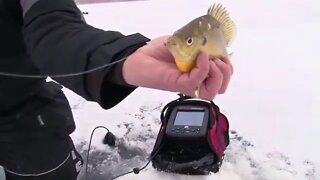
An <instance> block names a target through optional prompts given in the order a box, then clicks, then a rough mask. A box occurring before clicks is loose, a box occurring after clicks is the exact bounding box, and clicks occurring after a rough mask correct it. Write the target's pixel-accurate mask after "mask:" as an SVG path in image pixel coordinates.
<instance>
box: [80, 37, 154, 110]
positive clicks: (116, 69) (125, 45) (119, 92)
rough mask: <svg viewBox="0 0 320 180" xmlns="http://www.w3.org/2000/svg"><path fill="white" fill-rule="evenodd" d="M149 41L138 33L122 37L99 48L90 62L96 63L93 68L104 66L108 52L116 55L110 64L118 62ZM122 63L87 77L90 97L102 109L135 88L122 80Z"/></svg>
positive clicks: (124, 96)
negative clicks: (110, 44)
mask: <svg viewBox="0 0 320 180" xmlns="http://www.w3.org/2000/svg"><path fill="white" fill-rule="evenodd" d="M149 40H150V39H148V38H146V37H144V36H142V35H141V34H138V33H137V34H133V35H130V36H126V37H123V38H121V39H119V40H117V42H114V43H112V46H109V45H107V46H106V47H101V48H99V49H98V50H97V52H96V53H94V54H93V55H92V57H91V61H96V62H94V63H92V64H94V65H95V66H97V65H103V64H105V58H107V57H108V54H105V53H109V52H113V53H112V54H116V55H115V56H113V57H112V61H110V63H111V62H115V61H118V60H120V59H121V58H125V57H126V56H128V55H130V54H132V53H133V52H134V51H136V50H137V49H138V48H140V47H142V46H144V45H146V43H147V42H148V41H149ZM105 48H107V49H105ZM101 56H103V57H101ZM97 61H98V62H97ZM124 61H125V60H124ZM124 61H121V62H119V63H116V64H115V65H112V66H111V67H107V68H105V69H103V70H102V71H100V72H96V73H100V75H96V73H95V75H93V74H92V75H88V78H89V79H90V80H87V81H86V82H87V83H88V84H87V85H86V87H88V91H89V93H90V94H91V97H92V98H93V99H94V100H95V101H96V102H98V103H99V105H100V106H101V107H102V108H104V109H109V108H112V107H113V106H115V105H116V104H118V103H119V102H121V101H122V100H123V99H124V98H126V97H127V96H128V95H130V94H131V93H132V92H133V91H134V90H135V89H136V88H137V87H135V86H132V85H129V84H127V83H126V82H125V80H124V79H123V75H122V66H123V63H124ZM91 68H92V67H88V69H91ZM97 77H99V78H97ZM94 87H100V88H94Z"/></svg>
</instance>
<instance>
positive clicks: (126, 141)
mask: <svg viewBox="0 0 320 180" xmlns="http://www.w3.org/2000/svg"><path fill="white" fill-rule="evenodd" d="M213 2H214V1H212V0H201V1H200V0H188V1H186V0H150V1H136V2H119V3H102V4H89V5H88V4H86V5H79V8H80V9H81V10H82V11H86V12H88V13H89V14H88V15H85V18H86V20H87V22H88V23H89V24H91V25H93V26H95V27H98V28H101V29H105V30H116V31H120V32H122V33H123V34H131V33H136V32H140V33H142V34H144V35H145V36H147V37H149V38H154V37H157V36H161V35H166V34H171V33H172V32H174V31H175V30H176V29H178V28H180V27H181V26H182V25H184V24H185V23H187V22H188V21H190V20H192V19H193V18H195V17H197V16H200V15H203V14H204V13H205V12H206V10H207V8H208V7H209V6H210V5H211V4H212V3H213ZM215 2H218V1H215ZM220 2H222V3H223V4H224V5H225V6H226V7H227V9H228V10H229V12H230V14H231V16H232V18H233V19H234V21H235V22H236V25H237V31H238V33H237V37H236V39H235V42H234V45H233V47H232V50H233V51H234V55H233V58H232V61H233V64H234V68H235V73H234V75H233V78H232V80H231V82H230V86H229V89H228V91H227V92H226V94H224V95H221V96H218V97H217V98H216V100H215V102H216V103H217V104H218V105H219V106H220V108H221V110H222V112H223V113H225V114H226V115H227V117H228V118H229V121H230V128H231V130H232V133H231V138H232V140H231V144H230V146H229V147H228V149H227V151H226V157H225V161H224V164H223V165H222V169H221V171H220V172H219V173H217V174H212V175H209V176H200V177H194V176H181V175H173V174H167V173H162V172H157V171H155V170H154V169H153V168H152V167H151V165H149V166H148V167H147V168H146V169H145V170H143V171H142V172H141V173H140V174H139V175H135V174H130V175H126V176H123V177H121V178H119V179H131V180H133V179H166V180H169V179H177V180H179V179H184V180H188V179H196V180H207V179H215V180H222V179H223V180H320V153H319V152H320V142H319V140H318V139H319V138H318V136H319V132H320V120H319V119H320V111H317V109H319V108H320V95H319V91H320V85H319V80H317V79H318V78H317V77H319V75H320V71H318V69H319V65H320V63H319V61H318V59H317V57H318V52H319V50H320V48H319V45H318V43H319V41H320V36H319V32H320V25H319V22H320V1H317V0H304V1H301V0H282V1H276V0H269V1H255V0H242V1H231V0H225V1H220ZM65 91H66V93H67V96H68V98H69V100H70V103H71V105H72V108H73V112H74V114H75V119H76V123H77V130H76V131H75V132H74V133H73V134H72V137H73V139H74V141H75V142H76V144H77V147H78V149H79V151H81V153H82V154H83V155H84V157H85V153H86V148H87V142H88V140H89V137H90V133H91V131H92V129H93V128H94V127H95V126H98V125H104V126H107V127H108V128H109V129H110V130H111V131H112V132H113V133H114V134H115V135H116V136H117V137H118V140H117V144H118V146H117V147H116V148H110V147H108V146H105V145H103V144H102V143H101V140H102V138H103V136H104V133H105V131H104V130H97V131H96V133H95V136H94V139H93V146H94V151H92V152H91V155H90V159H89V164H90V168H89V169H90V170H92V172H91V173H90V174H89V177H90V178H89V179H97V180H99V179H108V178H110V177H111V176H115V175H118V174H121V173H124V172H127V171H130V170H131V169H132V168H134V167H142V166H143V165H144V164H145V163H146V162H147V156H148V154H149V153H150V152H151V150H152V148H153V145H154V142H155V138H156V136H157V133H158V128H159V123H160V122H159V114H160V111H161V108H162V107H163V106H164V105H165V104H166V103H168V102H169V101H171V100H173V99H174V98H176V97H177V96H176V93H172V92H165V91H158V90H153V89H147V88H138V89H137V90H136V91H135V92H134V93H132V94H131V95H130V96H129V97H128V98H126V99H125V100H124V101H122V102H121V103H120V104H118V105H117V106H116V107H114V108H112V109H110V110H103V109H102V108H100V107H99V106H98V105H97V104H96V103H93V102H87V101H85V100H84V99H82V98H80V97H79V96H77V95H75V94H74V93H73V92H71V91H69V90H68V89H65ZM83 170H84V169H83ZM80 179H83V178H80Z"/></svg>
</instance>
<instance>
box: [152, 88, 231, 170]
mask: <svg viewBox="0 0 320 180" xmlns="http://www.w3.org/2000/svg"><path fill="white" fill-rule="evenodd" d="M179 95H180V98H178V99H176V100H174V101H172V102H170V103H168V104H167V105H166V106H165V107H164V108H163V110H162V112H161V121H162V125H161V128H160V131H159V134H158V137H157V139H156V143H155V145H154V148H153V151H152V153H151V161H152V166H153V167H154V168H155V169H157V170H159V171H164V172H171V173H178V174H188V175H206V174H209V173H210V172H214V173H216V172H218V171H219V169H220V167H221V164H222V161H223V158H224V152H225V150H226V148H227V146H228V145H229V142H230V139H229V122H228V119H227V117H226V116H225V115H224V114H222V113H221V112H220V109H219V107H218V106H217V105H216V104H215V103H214V102H213V101H204V100H199V99H193V98H191V97H188V96H184V95H181V94H179ZM178 105H195V106H203V107H206V108H208V109H209V110H210V111H209V112H210V113H209V114H210V115H209V116H210V117H209V125H208V126H207V127H208V130H207V132H206V138H205V139H204V140H172V139H170V138H168V137H167V135H166V133H165V132H166V128H167V123H168V116H169V115H170V113H171V111H172V109H173V108H174V107H176V106H178Z"/></svg>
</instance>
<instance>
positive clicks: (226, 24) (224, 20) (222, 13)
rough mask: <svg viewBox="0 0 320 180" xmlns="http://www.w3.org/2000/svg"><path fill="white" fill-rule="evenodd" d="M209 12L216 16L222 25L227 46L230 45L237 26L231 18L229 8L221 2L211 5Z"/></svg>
mask: <svg viewBox="0 0 320 180" xmlns="http://www.w3.org/2000/svg"><path fill="white" fill-rule="evenodd" d="M207 14H208V15H210V16H212V17H213V18H215V19H216V20H217V21H218V22H219V23H220V24H221V26H222V31H223V34H224V36H225V38H226V41H227V46H230V44H231V42H232V41H233V40H234V38H235V35H236V26H235V24H234V22H233V21H232V20H231V18H230V16H229V13H228V12H227V10H226V9H225V8H224V7H223V6H222V5H221V4H220V3H219V4H217V5H216V4H213V5H212V6H210V7H209V9H208V11H207Z"/></svg>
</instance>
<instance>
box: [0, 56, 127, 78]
mask: <svg viewBox="0 0 320 180" xmlns="http://www.w3.org/2000/svg"><path fill="white" fill-rule="evenodd" d="M126 58H127V57H124V58H121V59H119V60H117V61H114V62H112V63H108V64H104V65H102V66H99V67H96V68H92V69H89V70H87V71H81V72H76V73H68V74H47V75H30V74H19V73H9V72H0V76H8V77H17V78H47V77H48V76H49V77H52V78H62V77H70V76H79V75H83V74H88V73H91V72H94V71H98V70H100V69H103V68H106V67H108V66H111V65H114V64H116V63H119V62H121V61H124V60H126Z"/></svg>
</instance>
